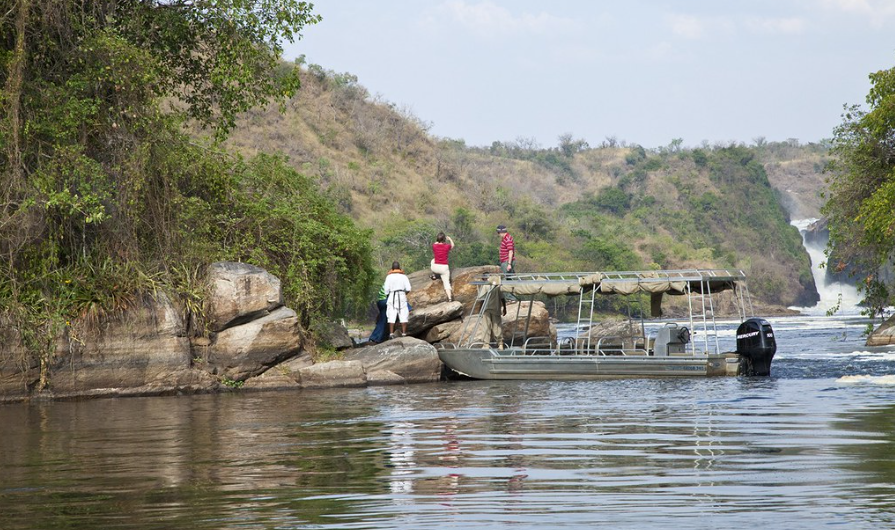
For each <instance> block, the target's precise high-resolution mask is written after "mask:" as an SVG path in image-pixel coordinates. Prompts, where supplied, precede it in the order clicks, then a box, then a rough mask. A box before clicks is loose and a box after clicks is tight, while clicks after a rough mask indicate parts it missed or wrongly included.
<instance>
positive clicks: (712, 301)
mask: <svg viewBox="0 0 895 530" xmlns="http://www.w3.org/2000/svg"><path fill="white" fill-rule="evenodd" d="M707 283H708V290H709V311H711V312H712V330H713V331H712V332H713V333H714V335H715V354H716V355H717V354H718V353H719V352H720V351H721V346H719V345H718V322H717V321H716V320H715V298H714V296H712V284H711V282H707ZM705 349H706V353H708V346H706V348H705Z"/></svg>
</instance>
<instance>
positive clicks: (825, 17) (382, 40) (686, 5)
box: [286, 0, 895, 147]
mask: <svg viewBox="0 0 895 530" xmlns="http://www.w3.org/2000/svg"><path fill="white" fill-rule="evenodd" d="M314 4H315V10H316V12H318V13H319V14H321V15H322V16H323V22H321V23H320V24H317V25H315V26H311V27H309V28H307V29H306V30H305V31H304V38H303V39H302V40H300V41H297V42H296V43H294V44H292V45H288V46H287V48H286V57H287V58H290V59H291V58H294V57H296V56H297V55H299V54H305V55H306V57H307V60H308V62H309V63H316V64H319V65H321V66H323V67H324V68H326V69H328V70H334V71H336V72H349V73H352V74H354V75H357V76H358V80H359V82H360V84H361V85H363V86H364V87H366V88H367V89H368V90H369V91H370V93H371V94H373V95H378V96H380V97H381V98H382V99H384V100H385V101H389V102H392V103H395V104H397V105H398V106H401V107H405V108H407V109H409V110H410V111H411V112H412V113H413V114H414V115H416V116H417V117H418V118H419V119H421V120H422V121H424V122H428V123H430V124H431V126H432V128H431V130H430V132H431V133H432V134H434V135H436V136H440V137H449V138H455V139H459V138H462V139H464V140H466V143H467V144H468V145H490V144H491V142H493V141H495V140H500V141H514V140H516V139H517V138H526V139H530V138H534V139H535V140H536V141H537V142H538V143H539V144H540V145H541V146H543V147H552V146H556V145H557V143H558V141H557V138H558V137H559V136H560V135H561V134H564V133H571V134H572V135H573V136H574V137H575V138H583V139H584V140H587V141H588V142H589V143H590V144H591V145H592V146H596V145H599V144H600V143H601V142H602V141H604V140H605V139H606V137H610V136H614V137H616V138H617V139H618V140H625V141H627V142H629V143H639V144H642V145H644V146H645V147H658V146H663V145H668V144H669V143H670V142H671V140H672V139H674V138H682V139H683V140H684V145H686V146H694V145H698V144H700V143H701V142H702V141H703V140H707V141H709V142H710V143H715V142H728V141H741V142H745V143H752V140H753V139H754V138H756V137H760V136H763V137H765V138H767V139H768V140H786V139H788V138H797V139H799V140H800V141H802V142H811V141H818V140H821V139H823V138H829V137H830V136H831V135H832V130H833V128H834V127H835V126H836V125H837V124H839V123H840V122H841V114H842V106H843V104H845V103H849V104H863V103H864V98H865V96H866V95H867V91H868V89H869V87H870V84H869V81H868V78H867V75H868V74H869V73H870V72H874V71H877V70H881V69H887V68H892V67H895V0H767V1H765V0H748V1H746V0H742V1H726V0H725V1H721V0H702V1H697V0H693V1H661V0H654V1H647V0H642V1H636V0H634V1H632V0H616V1H612V2H608V1H585V0H581V1H578V0H551V1H550V2H544V1H528V0H481V1H480V0H402V1H387V0H383V1H368V0H315V1H314Z"/></svg>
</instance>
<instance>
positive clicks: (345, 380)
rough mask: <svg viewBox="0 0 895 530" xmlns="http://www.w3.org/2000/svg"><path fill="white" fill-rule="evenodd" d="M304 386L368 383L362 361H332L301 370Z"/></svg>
mask: <svg viewBox="0 0 895 530" xmlns="http://www.w3.org/2000/svg"><path fill="white" fill-rule="evenodd" d="M298 373H299V378H300V382H301V386H302V388H333V387H361V386H366V385H367V376H366V373H365V372H364V365H363V363H361V362H360V361H330V362H326V363H321V364H315V365H313V366H308V367H307V368H302V369H301V370H299V372H298Z"/></svg>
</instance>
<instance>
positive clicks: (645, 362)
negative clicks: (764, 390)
mask: <svg viewBox="0 0 895 530" xmlns="http://www.w3.org/2000/svg"><path fill="white" fill-rule="evenodd" d="M472 283H473V284H474V285H476V287H477V289H478V296H477V298H476V299H475V302H474V303H473V304H472V307H471V309H470V311H469V315H468V316H467V317H466V318H464V322H463V325H462V328H461V333H460V334H459V337H460V338H459V340H458V341H457V342H455V343H447V344H438V345H436V347H437V348H438V355H439V357H440V358H441V361H442V362H443V363H444V364H445V366H446V367H447V368H449V369H450V370H451V371H452V372H453V373H454V374H453V375H455V376H463V377H468V378H473V379H551V380H552V379H558V380H563V379H568V380H580V379H616V378H634V377H699V376H703V377H711V376H769V375H770V369H771V362H772V360H773V357H774V354H775V353H776V350H777V346H776V339H775V337H774V331H773V329H772V327H771V325H770V323H769V322H768V321H767V320H765V319H763V318H758V317H755V316H753V307H752V299H751V296H750V295H749V289H748V283H747V280H746V275H745V274H744V273H743V271H742V270H730V269H690V270H659V271H613V272H573V273H541V274H513V273H510V274H487V275H483V276H481V277H479V278H477V279H476V280H475V281H473V282H472ZM557 296H573V297H577V298H578V315H577V322H576V323H575V325H574V327H573V328H572V332H571V333H568V334H566V335H565V336H555V335H553V334H552V333H547V334H545V333H544V332H543V331H540V332H537V331H534V328H533V327H532V326H531V315H532V308H533V307H534V303H533V302H534V300H535V299H540V300H545V299H549V298H551V297H557ZM666 296H668V297H681V298H678V300H680V302H678V303H677V304H675V308H676V310H677V313H678V314H679V315H680V314H681V313H687V314H686V315H685V316H683V317H679V318H663V308H662V302H663V299H665V298H664V297H666ZM601 297H624V299H625V300H627V301H628V304H627V307H628V319H627V326H626V327H625V326H623V327H624V333H616V334H611V335H605V334H604V335H598V334H596V333H595V330H598V329H599V323H598V322H596V323H595V321H594V316H595V309H596V308H597V307H598V305H599V304H600V303H601ZM684 298H685V299H686V304H684V303H683V300H684ZM506 299H511V300H516V301H518V302H524V301H525V300H526V299H528V301H529V303H528V304H527V314H525V315H523V314H521V312H522V309H523V307H524V306H526V304H524V303H517V304H514V305H515V308H516V314H515V318H514V316H513V315H510V321H511V322H514V327H513V330H512V333H511V336H510V337H509V338H506V337H504V331H503V328H502V327H501V325H500V324H501V321H500V318H501V317H500V316H495V312H496V311H505V307H504V308H503V309H498V308H500V307H501V303H502V301H504V300H506ZM665 300H667V299H665ZM499 302H501V303H499ZM647 304H648V305H649V311H648V312H649V314H648V315H647V310H646V309H645V307H644V306H646V305H647ZM682 306H684V307H685V310H682V309H681V307H682ZM573 307H574V306H573ZM632 307H633V310H632ZM722 307H724V308H733V311H732V312H733V314H732V315H730V316H724V315H721V314H720V311H721V308H722ZM716 313H719V314H717V315H716ZM722 319H725V320H722ZM731 320H732V321H733V324H734V325H737V329H736V335H735V339H736V345H735V347H733V348H731V347H730V346H731V345H728V344H725V341H729V340H731V339H732V338H733V337H731V336H729V333H728V334H724V336H721V335H720V334H719V328H718V326H719V323H723V324H725V325H727V326H728V329H729V326H730V321H731ZM495 330H497V331H495ZM535 333H539V334H538V335H535ZM722 345H723V346H724V347H722ZM725 348H727V349H725Z"/></svg>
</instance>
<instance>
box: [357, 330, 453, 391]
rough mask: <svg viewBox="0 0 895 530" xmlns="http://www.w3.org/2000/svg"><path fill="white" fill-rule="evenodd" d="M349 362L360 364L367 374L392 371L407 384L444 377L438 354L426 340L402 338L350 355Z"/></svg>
mask: <svg viewBox="0 0 895 530" xmlns="http://www.w3.org/2000/svg"><path fill="white" fill-rule="evenodd" d="M343 359H344V360H346V361H359V362H360V363H361V364H362V365H363V367H364V371H365V372H367V373H368V374H369V373H371V372H377V371H389V372H392V373H393V374H396V375H398V376H399V377H401V378H402V380H403V382H406V383H428V382H432V381H438V380H439V378H440V377H441V360H440V359H439V358H438V351H436V350H435V347H434V346H432V345H431V344H429V343H428V342H426V341H423V340H419V339H415V338H413V337H403V338H400V339H394V340H390V341H386V342H383V343H382V344H376V345H375V346H367V347H365V348H358V349H356V350H352V351H350V352H347V353H346V354H345V356H344V357H343Z"/></svg>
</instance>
